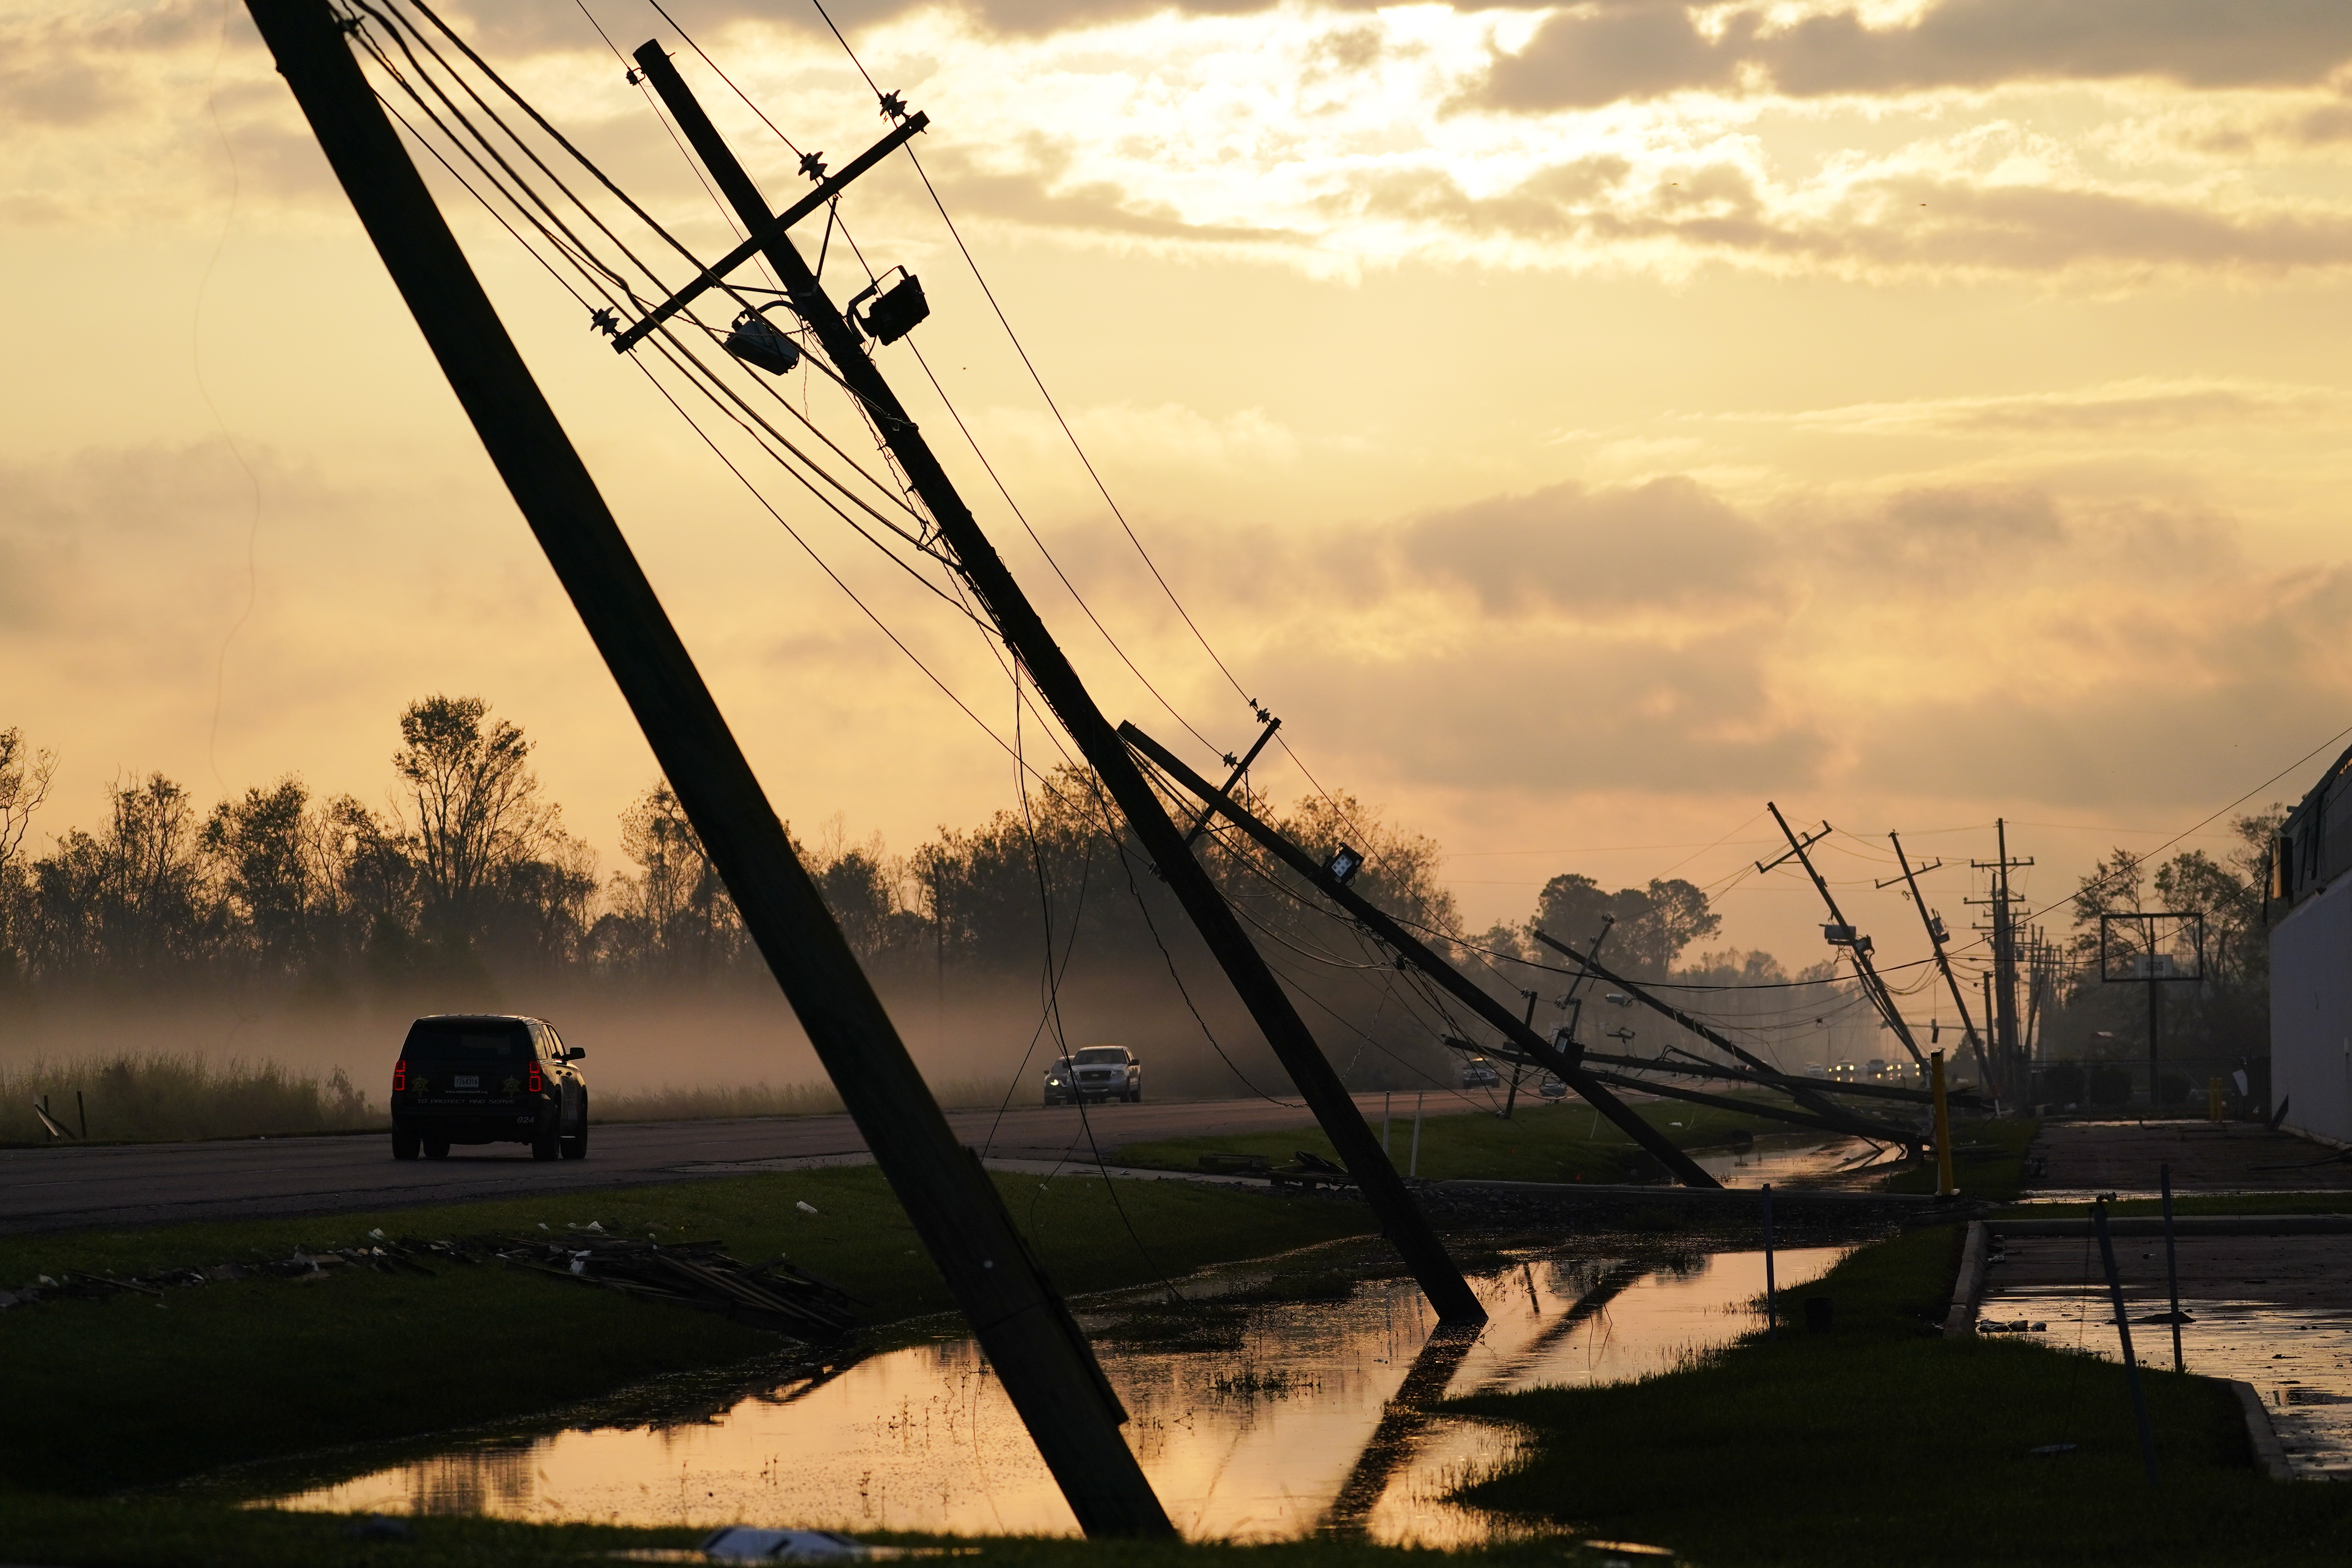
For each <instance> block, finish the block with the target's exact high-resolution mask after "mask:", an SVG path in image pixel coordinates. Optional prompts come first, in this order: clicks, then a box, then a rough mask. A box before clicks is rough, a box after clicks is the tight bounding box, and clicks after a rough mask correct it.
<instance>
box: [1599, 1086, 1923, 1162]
mask: <svg viewBox="0 0 2352 1568" xmlns="http://www.w3.org/2000/svg"><path fill="white" fill-rule="evenodd" d="M1592 1076H1593V1077H1594V1078H1595V1079H1598V1080H1599V1081H1601V1082H1602V1083H1607V1084H1614V1085H1616V1086H1617V1087H1618V1088H1619V1089H1637V1090H1639V1091H1640V1092H1642V1093H1643V1094H1655V1095H1661V1096H1663V1097H1664V1098H1665V1099H1667V1100H1689V1101H1690V1102H1691V1103H1692V1104H1694V1105H1711V1106H1714V1107H1716V1108H1717V1110H1736V1111H1738V1112H1739V1114H1741V1115H1742V1116H1760V1117H1762V1118H1763V1119H1764V1120H1765V1121H1787V1122H1790V1123H1793V1124H1794V1125H1796V1126H1799V1127H1811V1128H1813V1129H1814V1130H1816V1131H1822V1132H1843V1133H1844V1134H1845V1135H1846V1136H1847V1137H1849V1138H1867V1139H1870V1140H1871V1141H1873V1142H1879V1143H1900V1144H1902V1145H1904V1146H1906V1148H1907V1147H1909V1146H1910V1145H1912V1144H1915V1143H1916V1142H1918V1141H1919V1135H1918V1134H1917V1133H1916V1132H1907V1131H1904V1130H1903V1129H1902V1128H1899V1127H1889V1126H1886V1125H1885V1124H1884V1123H1883V1122H1877V1121H1864V1119H1863V1118H1861V1117H1858V1116H1841V1115H1830V1116H1814V1115H1811V1114H1809V1113H1808V1112H1805V1111H1802V1110H1789V1109H1787V1108H1786V1107H1784V1106H1779V1105H1759V1104H1758V1103H1757V1102H1756V1101H1754V1100H1733V1099H1731V1098H1730V1097H1729V1096H1728V1095H1721V1094H1708V1093H1706V1092H1705V1091H1703V1090H1700V1089H1685V1088H1683V1087H1682V1085H1680V1084H1677V1083H1655V1082H1653V1081H1652V1080H1650V1079H1645V1078H1629V1077H1627V1076H1626V1075H1625V1074H1623V1073H1614V1072H1598V1071H1596V1072H1594V1073H1593V1075H1592Z"/></svg>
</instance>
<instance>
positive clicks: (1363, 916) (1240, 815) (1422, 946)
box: [1118, 723, 1723, 1187]
mask: <svg viewBox="0 0 2352 1568" xmlns="http://www.w3.org/2000/svg"><path fill="white" fill-rule="evenodd" d="M1118 733H1119V736H1120V738H1121V739H1123V740H1124V741H1126V742H1127V743H1128V744H1129V745H1131V746H1133V747H1134V748H1135V749H1136V750H1137V751H1139V752H1142V753H1143V754H1144V756H1146V757H1148V758H1150V761H1151V763H1152V765H1153V766H1155V767H1157V768H1158V769H1160V772H1162V773H1166V774H1167V775H1168V776H1169V777H1170V778H1171V779H1173V780H1175V781H1176V783H1177V784H1180V785H1181V786H1182V787H1183V788H1185V789H1187V790H1190V791H1191V792H1192V794H1193V795H1197V796H1199V797H1200V798H1201V799H1202V801H1204V802H1208V803H1212V804H1213V805H1215V806H1216V808H1217V810H1218V812H1219V813H1220V814H1222V815H1223V816H1224V818H1225V819H1226V820H1227V821H1229V822H1231V823H1232V824H1233V825H1234V826H1235V827H1238V828H1240V829H1241V830H1242V831H1243V832H1244V833H1245V834H1247V835H1249V837H1251V838H1253V839H1255V840H1256V842H1257V843H1258V844H1259V845H1260V846H1262V847H1264V848H1265V850H1266V852H1267V853H1268V854H1270V855H1272V856H1273V857H1274V858H1276V859H1277V860H1279V861H1281V862H1282V863H1283V864H1284V865H1286V866H1287V867H1289V868H1291V869H1292V870H1294V871H1296V872H1297V873H1298V874H1299V875H1300V876H1302V877H1304V878H1306V879H1307V881H1308V882H1309V883H1310V884H1312V885H1313V886H1314V888H1315V889H1316V890H1317V891H1318V892H1320V893H1321V894H1322V895H1323V896H1324V897H1325V898H1327V899H1329V900H1331V901H1332V902H1333V903H1335V904H1338V905H1339V907H1340V908H1341V909H1343V910H1347V911H1348V913H1349V915H1351V916H1353V917H1354V918H1355V920H1356V921H1357V922H1358V923H1359V924H1360V925H1362V926H1363V927H1364V929H1365V930H1367V931H1370V932H1371V933H1372V934H1373V935H1374V936H1375V937H1378V938H1379V939H1380V940H1381V942H1386V943H1387V944H1388V945H1389V947H1390V948H1391V950H1393V951H1394V952H1395V953H1396V955H1397V956H1398V957H1399V958H1402V959H1403V960H1404V961H1405V962H1406V963H1410V964H1412V966H1413V967H1414V968H1416V969H1418V970H1420V971H1421V972H1422V973H1424V974H1426V975H1428V976H1429V977H1430V978H1431V979H1432V980H1434V981H1435V982H1437V984H1440V985H1442V986H1444V988H1445V989H1446V990H1447V991H1449V992H1452V993H1453V994H1454V997H1455V998H1456V999H1457V1000H1458V1001H1460V1002H1461V1003H1463V1004H1464V1005H1465V1006H1467V1007H1468V1008H1469V1009H1470V1010H1471V1011H1472V1012H1474V1013H1475V1014H1477V1015H1478V1016H1480V1017H1481V1018H1484V1019H1485V1020H1486V1023H1487V1024H1488V1025H1489V1026H1492V1027H1493V1028H1495V1029H1496V1030H1497V1031H1499V1032H1500V1033H1501V1034H1502V1035H1503V1037H1505V1038H1506V1039H1507V1040H1509V1041H1510V1042H1511V1043H1512V1044H1513V1045H1515V1046H1517V1047H1518V1048H1519V1050H1520V1051H1522V1052H1524V1053H1525V1054H1526V1055H1528V1056H1529V1057H1531V1058H1534V1059H1535V1060H1536V1061H1537V1062H1538V1063H1540V1064H1541V1065H1542V1066H1544V1067H1546V1068H1549V1069H1550V1070H1551V1073H1552V1076H1553V1077H1555V1078H1557V1079H1559V1080H1560V1081H1561V1082H1562V1083H1565V1084H1566V1085H1568V1087H1569V1088H1570V1089H1574V1090H1575V1091H1576V1092H1577V1093H1578V1095H1580V1096H1581V1097H1582V1098H1583V1100H1585V1102H1586V1103H1587V1104H1589V1105H1591V1107H1592V1108H1593V1109H1594V1110H1598V1111H1600V1112H1601V1114H1602V1115H1603V1116H1606V1117H1607V1118H1609V1120H1610V1121H1613V1122H1615V1123H1616V1124H1617V1126H1618V1127H1619V1128H1620V1129H1621V1130H1622V1131H1623V1132H1624V1133H1625V1135H1626V1136H1627V1137H1629V1138H1631V1139H1633V1142H1636V1143H1638V1144H1640V1145H1641V1146H1642V1147H1643V1149H1644V1150H1646V1151H1648V1152H1649V1153H1650V1154H1651V1155H1652V1157H1654V1159H1656V1160H1657V1161H1658V1163H1660V1164H1663V1165H1664V1166H1665V1167H1666V1169H1667V1170H1669V1171H1671V1172H1673V1173H1674V1174H1675V1176H1676V1177H1677V1178H1678V1179H1680V1180H1681V1182H1682V1183H1683V1184H1684V1185H1685V1186H1691V1187H1719V1186H1721V1185H1723V1184H1722V1183H1721V1182H1718V1181H1717V1180H1716V1179H1715V1178H1714V1177H1713V1176H1710V1175H1708V1174H1707V1173H1706V1170H1705V1169H1703V1168H1702V1167H1701V1166H1700V1165H1699V1163H1698V1162H1696V1160H1693V1159H1692V1158H1691V1157H1690V1156H1689V1155H1688V1154H1685V1153H1684V1152H1682V1151H1681V1150H1680V1149H1677V1148H1675V1144H1674V1141H1673V1140H1671V1139H1669V1138H1668V1137H1667V1136H1666V1135H1665V1134H1664V1133H1663V1132H1661V1131H1658V1130H1657V1129H1656V1128H1654V1127H1653V1126H1651V1125H1650V1124H1649V1123H1648V1122H1647V1121H1643V1120H1642V1118H1641V1117H1640V1116H1639V1115H1637V1114H1635V1112H1634V1110H1633V1107H1632V1106H1630V1105H1627V1104H1626V1103H1625V1102H1624V1101H1623V1100H1619V1099H1618V1098H1617V1097H1616V1096H1615V1095H1613V1094H1612V1093H1610V1092H1609V1090H1608V1089H1607V1088H1606V1087H1605V1086H1604V1085H1603V1084H1602V1083H1601V1080H1600V1079H1597V1078H1595V1077H1594V1076H1593V1075H1592V1074H1591V1073H1590V1072H1588V1071H1586V1070H1585V1069H1584V1068H1583V1067H1582V1065H1581V1064H1580V1063H1579V1062H1577V1061H1576V1060H1575V1059H1574V1058H1571V1057H1570V1056H1569V1055H1567V1054H1566V1053H1564V1052H1562V1051H1561V1050H1560V1049H1559V1047H1556V1046H1554V1045H1553V1044H1552V1043H1551V1042H1550V1041H1549V1040H1547V1039H1545V1038H1544V1037H1542V1036H1540V1035H1538V1034H1537V1033H1536V1031H1535V1028H1534V1026H1532V1025H1530V1024H1527V1023H1523V1022H1521V1021H1520V1019H1519V1017H1518V1016H1517V1014H1515V1013H1513V1012H1512V1011H1511V1010H1510V1009H1509V1008H1508V1007H1506V1006H1504V1005H1503V1004H1502V1003H1501V1002H1500V1001H1498V1000H1497V999H1496V998H1495V997H1493V996H1491V995H1489V994H1487V992H1486V987H1485V986H1483V985H1480V984H1477V983H1476V982H1475V981H1474V980H1472V979H1470V978H1469V977H1468V976H1467V975H1465V974H1464V973H1462V972H1461V971H1460V970H1458V969H1456V968H1454V966H1453V965H1452V964H1450V963H1446V962H1445V961H1444V959H1442V958H1440V957H1438V956H1437V954H1436V953H1434V952H1431V951H1430V949H1429V946H1428V944H1427V943H1425V942H1423V941H1422V940H1421V939H1420V938H1419V937H1417V936H1414V935H1413V934H1412V932H1411V931H1407V930H1405V929H1404V927H1402V925H1399V924H1398V923H1397V922H1396V921H1395V919H1394V918H1393V917H1391V915H1389V914H1388V913H1387V911H1385V910H1382V909H1381V908H1380V906H1379V905H1377V904H1374V903H1373V902H1372V901H1371V900H1369V899H1367V898H1365V897H1364V896H1363V895H1362V894H1360V893H1359V892H1357V891H1356V890H1355V889H1353V888H1350V887H1349V886H1348V884H1347V883H1345V882H1343V881H1341V880H1339V878H1337V877H1334V876H1333V875H1331V873H1330V872H1329V871H1328V869H1326V868H1324V866H1323V865H1322V863H1321V862H1320V861H1318V860H1317V859H1316V858H1315V857H1313V856H1312V855H1309V854H1307V851H1305V850H1304V849H1301V848H1300V847H1298V846H1297V845H1296V844H1293V843H1292V842H1291V841H1290V840H1289V839H1287V838H1285V837H1283V836H1282V835H1281V834H1279V833H1277V832H1276V831H1275V830H1274V829H1273V828H1271V827H1269V826H1266V825H1265V823H1264V822H1261V821H1259V820H1258V818H1257V817H1256V816H1253V815H1252V814H1251V813H1250V812H1248V811H1247V810H1245V809H1244V808H1243V807H1242V806H1241V805H1237V804H1235V803H1234V800H1233V798H1232V797H1231V796H1230V795H1220V794H1219V793H1218V792H1217V788H1216V786H1215V785H1214V784H1211V783H1210V782H1209V781H1208V780H1206V779H1204V778H1202V776H1201V775H1200V774H1198V773H1194V772H1193V771H1192V769H1191V768H1188V767H1186V766H1185V765H1184V763H1183V761H1182V760H1181V758H1179V757H1178V756H1177V755H1176V754H1175V753H1174V752H1171V751H1170V750H1169V749H1168V748H1167V747H1165V746H1163V745H1161V744H1160V742H1157V741H1155V740H1153V739H1152V738H1151V737H1150V736H1149V735H1147V734H1145V733H1144V732H1143V731H1141V730H1139V729H1137V728H1136V727H1135V725H1134V724H1132V723H1126V724H1121V725H1120V726H1119V727H1118Z"/></svg>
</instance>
